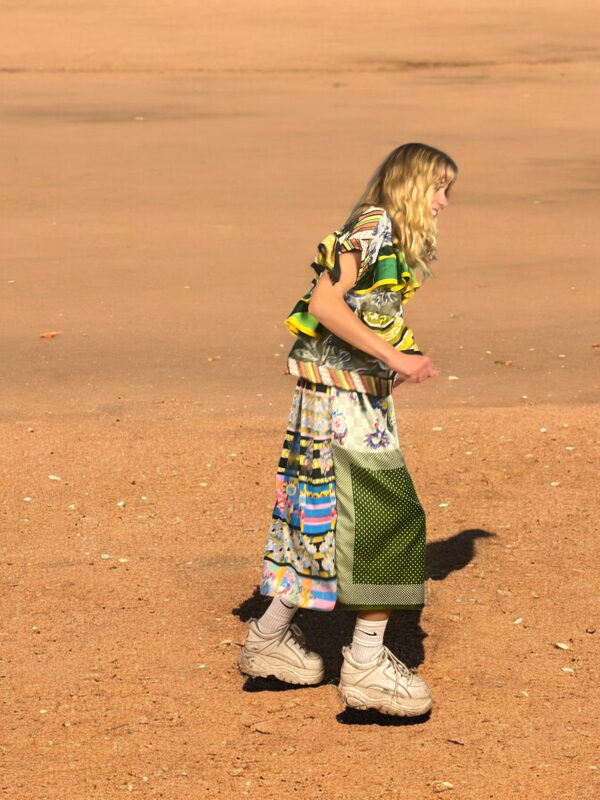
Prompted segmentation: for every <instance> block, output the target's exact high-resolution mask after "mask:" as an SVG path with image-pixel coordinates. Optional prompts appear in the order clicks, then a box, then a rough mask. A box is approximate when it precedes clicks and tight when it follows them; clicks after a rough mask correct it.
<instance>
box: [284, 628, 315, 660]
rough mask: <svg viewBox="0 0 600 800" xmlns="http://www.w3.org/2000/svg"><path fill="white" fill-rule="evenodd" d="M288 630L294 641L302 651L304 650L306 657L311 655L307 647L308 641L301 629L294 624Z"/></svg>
mask: <svg viewBox="0 0 600 800" xmlns="http://www.w3.org/2000/svg"><path fill="white" fill-rule="evenodd" d="M288 630H289V632H290V633H291V635H292V639H293V640H294V641H295V642H296V644H297V645H298V646H299V647H300V648H301V649H302V650H304V653H305V655H310V650H309V649H308V647H307V646H306V639H305V637H304V634H303V633H302V631H301V630H300V628H299V627H298V626H297V625H295V624H294V623H293V622H292V624H291V625H290V627H289V628H288Z"/></svg>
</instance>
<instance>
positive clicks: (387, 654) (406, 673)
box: [381, 647, 413, 689]
mask: <svg viewBox="0 0 600 800" xmlns="http://www.w3.org/2000/svg"><path fill="white" fill-rule="evenodd" d="M381 660H382V661H383V660H385V661H389V662H390V664H391V665H392V669H393V670H394V672H395V674H396V687H395V688H396V689H397V688H398V680H399V678H400V676H402V677H403V678H410V679H412V677H413V674H412V672H411V671H410V670H409V668H408V667H407V666H406V664H404V663H402V661H400V659H399V658H397V657H396V656H395V655H394V654H393V653H392V652H391V650H388V649H387V647H384V648H383V652H382V654H381Z"/></svg>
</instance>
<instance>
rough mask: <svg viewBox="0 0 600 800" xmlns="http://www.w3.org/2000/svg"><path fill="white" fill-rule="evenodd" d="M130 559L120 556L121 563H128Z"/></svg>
mask: <svg viewBox="0 0 600 800" xmlns="http://www.w3.org/2000/svg"><path fill="white" fill-rule="evenodd" d="M128 561H129V559H128V558H120V559H119V564H127V562H128Z"/></svg>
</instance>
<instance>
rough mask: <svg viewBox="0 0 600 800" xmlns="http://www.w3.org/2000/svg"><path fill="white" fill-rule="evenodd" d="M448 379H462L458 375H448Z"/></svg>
mask: <svg viewBox="0 0 600 800" xmlns="http://www.w3.org/2000/svg"><path fill="white" fill-rule="evenodd" d="M448 380H449V381H458V380H460V379H459V377H458V375H448Z"/></svg>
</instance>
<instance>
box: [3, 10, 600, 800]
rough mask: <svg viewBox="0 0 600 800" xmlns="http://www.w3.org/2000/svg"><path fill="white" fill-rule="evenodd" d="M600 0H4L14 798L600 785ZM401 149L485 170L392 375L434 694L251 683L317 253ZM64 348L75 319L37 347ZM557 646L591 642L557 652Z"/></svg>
mask: <svg viewBox="0 0 600 800" xmlns="http://www.w3.org/2000/svg"><path fill="white" fill-rule="evenodd" d="M597 19H598V11H597V4H596V3H592V2H587V0H573V2H570V3H568V4H567V3H563V2H559V0H554V1H553V0H539V2H534V3H528V4H523V3H521V2H518V3H517V2H514V0H509V1H508V2H503V3H500V2H495V1H494V2H491V1H490V2H487V1H486V0H484V1H483V2H481V3H479V4H476V3H473V2H466V0H457V2H455V3H452V4H441V3H439V2H436V3H433V2H430V0H422V1H421V2H414V1H413V0H408V2H403V3H397V2H391V0H382V2H381V3H379V4H376V5H371V6H366V7H365V5H364V4H363V3H356V2H354V1H353V0H350V1H347V2H345V3H342V2H340V1H339V0H335V2H324V3H323V2H321V3H318V2H315V0H308V1H307V2H305V3H302V4H294V3H291V2H283V0H257V1H256V2H254V3H244V2H242V0H232V2H230V3H224V2H217V1H216V0H207V1H205V2H203V3H194V2H191V1H190V0H170V1H169V2H166V1H165V0H157V2H153V3H149V4H139V3H134V2H132V0H122V1H121V2H119V3H116V2H114V0H91V2H82V1H81V0H79V2H75V0H71V2H67V1H66V0H58V2H54V3H49V2H45V1H44V2H43V1H42V0H32V2H27V3H23V2H6V3H4V4H3V6H2V9H0V30H1V31H2V51H1V55H0V86H1V88H2V104H1V110H2V147H0V166H1V171H0V176H1V178H0V180H1V181H2V198H3V224H2V226H0V250H1V252H2V269H1V273H0V311H1V318H2V337H1V339H0V348H1V353H0V363H1V373H0V379H1V386H2V404H1V405H0V432H1V435H2V438H3V442H4V446H3V448H2V452H3V457H2V459H0V479H1V481H2V485H3V487H4V491H3V500H2V502H3V511H2V535H1V538H0V548H1V549H0V564H1V577H2V580H1V584H0V585H1V592H2V596H3V606H2V607H3V614H2V620H1V622H0V636H1V639H0V644H1V646H0V711H1V718H2V726H1V733H0V764H1V778H0V788H1V794H2V796H3V797H6V798H9V799H10V800H64V798H69V799H70V800H89V799H90V798H99V799H101V800H116V799H117V798H127V797H140V798H144V797H148V798H165V800H187V799H188V798H190V800H229V799H230V798H231V799H233V798H239V797H244V796H253V797H257V798H261V800H276V798H277V800H279V798H282V797H298V798H302V799H303V800H314V798H320V797H323V798H328V799H329V800H389V798H399V800H426V798H429V797H436V796H437V795H438V794H441V795H442V796H444V797H447V798H449V800H492V799H493V800H558V799H559V798H560V800H596V798H598V797H599V796H600V754H599V751H598V738H599V737H600V730H599V724H598V719H599V716H600V707H599V701H598V685H599V664H600V659H599V652H598V642H599V637H600V631H599V630H598V624H599V619H598V574H599V569H600V557H599V554H598V546H597V538H598V523H597V513H598V505H599V500H600V497H599V494H600V492H599V482H598V456H599V449H600V447H599V445H600V432H599V415H598V390H599V385H600V373H599V366H600V327H599V324H598V319H599V313H598V309H599V303H600V282H599V279H598V258H599V247H598V244H599V242H598V224H597V208H598V188H599V178H600V173H599V164H600V152H599V146H598V122H599V120H598V110H597V109H598V79H599V73H600V69H599V62H598V54H597V51H596V49H595V47H596V43H597V34H596V31H597ZM403 141H426V142H429V143H431V144H434V145H437V146H439V147H441V148H442V149H444V150H447V151H448V152H449V153H450V154H451V155H452V156H453V157H454V158H455V160H456V161H457V162H458V164H459V166H460V169H461V175H460V179H459V181H458V183H457V185H456V188H455V192H454V195H453V197H452V201H451V204H450V207H449V208H448V209H447V210H445V211H444V212H443V214H442V215H441V217H440V237H439V260H438V262H437V264H436V267H435V271H436V278H435V280H431V281H428V282H427V283H426V284H425V285H424V286H423V288H422V289H421V291H420V292H419V293H418V295H417V297H416V298H415V299H414V300H413V301H411V303H410V304H409V305H408V306H407V318H408V320H409V323H410V324H411V326H412V327H413V328H414V330H415V332H416V334H417V338H418V341H419V344H420V346H421V347H422V349H423V350H425V351H427V352H429V353H430V354H431V355H432V358H433V359H434V361H435V363H436V366H437V367H438V368H439V370H440V375H439V377H437V378H436V379H435V380H431V381H428V382H427V383H426V384H424V385H421V386H403V387H400V388H399V389H398V390H397V392H396V394H395V402H396V411H397V415H398V419H399V421H400V438H401V443H402V446H403V450H404V452H405V455H406V458H407V462H408V465H409V468H410V470H411V473H412V475H413V478H414V481H415V484H416V487H417V490H418V492H419V495H420V497H421V499H422V501H423V504H424V506H425V508H426V509H427V512H428V536H429V543H428V575H429V578H428V582H427V595H428V603H427V606H426V608H425V609H424V611H423V612H422V613H421V614H415V613H408V612H405V613H403V614H397V615H396V616H395V617H394V618H393V620H392V622H391V623H390V625H389V627H388V644H389V645H390V647H391V648H392V649H394V651H395V652H397V653H398V654H399V655H400V656H401V657H402V658H403V659H404V660H405V661H406V662H407V663H408V664H409V665H410V666H411V667H412V668H414V669H416V670H417V671H418V673H419V674H420V675H423V676H424V677H426V678H427V680H428V681H429V682H430V684H431V686H432V688H433V692H434V697H435V705H434V708H433V711H432V713H431V715H430V716H428V717H427V718H424V719H417V720H413V721H411V722H406V721H404V720H398V719H393V718H384V717H380V716H378V715H377V714H374V713H370V712H365V713H358V712H356V713H350V712H348V711H343V710H342V708H341V706H340V704H339V701H338V699H337V693H336V683H337V675H338V671H339V666H340V658H341V656H340V648H341V646H342V645H343V644H347V643H348V642H349V640H350V637H351V632H352V627H353V615H352V614H350V613H349V612H344V611H341V610H338V611H335V612H333V613H332V614H318V613H314V612H301V613H300V615H299V622H300V625H301V627H302V628H303V629H304V630H305V632H306V634H307V637H308V640H309V643H310V644H311V646H313V647H314V648H316V649H318V650H319V651H320V652H322V653H323V655H324V658H325V661H326V668H327V674H326V678H325V681H324V683H323V684H322V685H320V686H318V687H315V688H309V689H296V688H286V687H283V686H281V685H279V684H277V683H276V682H274V681H269V680H265V681H251V680H246V679H245V678H244V677H243V676H241V675H240V674H239V672H238V670H237V659H238V657H239V649H240V644H241V642H242V641H243V638H244V636H245V628H246V622H247V620H248V619H249V618H250V617H252V616H256V615H257V614H259V613H260V612H261V610H262V608H263V607H264V601H263V600H262V599H261V598H260V597H258V595H257V584H258V579H259V571H260V561H261V556H262V551H263V546H264V541H265V536H266V531H267V527H268V524H269V519H270V512H271V508H272V503H273V499H274V495H273V492H274V472H275V468H276V464H277V460H278V458H279V449H280V445H281V441H282V437H283V432H284V427H285V421H286V414H287V408H288V404H289V400H290V397H291V393H292V387H293V380H292V379H291V378H289V377H287V376H284V375H283V369H284V364H285V355H286V353H287V350H288V348H289V346H290V344H291V337H290V336H289V334H288V333H287V331H286V330H285V328H284V327H283V324H282V320H283V318H284V317H285V316H286V314H287V313H288V311H289V310H290V309H291V307H292V306H293V305H294V303H295V302H296V299H297V298H298V297H299V296H300V295H301V294H302V293H304V291H305V290H306V289H307V287H308V285H309V281H310V279H311V275H310V270H309V268H308V265H309V264H310V262H311V261H312V259H313V257H314V250H315V246H316V243H317V242H318V241H319V240H320V238H322V236H324V235H325V234H327V233H328V232H329V231H330V230H333V229H334V228H336V227H338V226H339V225H340V223H341V222H343V221H344V219H345V217H346V214H347V212H348V210H349V209H350V207H351V206H352V205H353V204H354V202H355V201H356V199H357V198H358V196H359V195H360V193H361V191H362V189H363V187H364V184H365V182H366V180H367V179H368V177H369V176H370V175H371V174H372V172H373V171H374V169H375V167H376V165H377V164H378V162H379V161H380V160H381V159H382V158H383V157H384V156H385V155H386V154H387V152H388V151H389V150H390V149H392V148H393V147H395V146H396V145H397V144H399V143H401V142H403ZM41 334H55V335H52V336H48V337H47V338H43V337H41V336H40V335H41ZM557 645H561V646H557Z"/></svg>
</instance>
